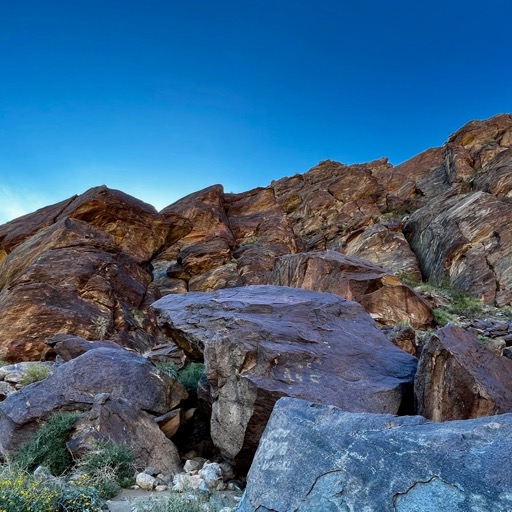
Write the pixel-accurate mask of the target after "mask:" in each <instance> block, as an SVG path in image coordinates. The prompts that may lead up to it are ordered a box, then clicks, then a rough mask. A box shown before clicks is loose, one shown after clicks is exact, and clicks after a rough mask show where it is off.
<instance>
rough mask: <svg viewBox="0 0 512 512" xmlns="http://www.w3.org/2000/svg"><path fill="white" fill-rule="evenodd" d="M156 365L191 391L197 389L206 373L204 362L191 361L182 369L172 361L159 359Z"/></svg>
mask: <svg viewBox="0 0 512 512" xmlns="http://www.w3.org/2000/svg"><path fill="white" fill-rule="evenodd" d="M155 365H156V367H157V368H158V369H159V370H160V371H161V372H164V373H166V374H167V375H169V377H171V378H173V379H175V380H177V381H178V382H179V383H180V384H181V385H182V386H183V387H184V388H185V389H186V390H187V391H189V392H195V391H197V383H198V382H199V379H200V378H201V377H202V376H203V373H204V364H202V363H190V364H188V365H187V366H185V367H184V368H182V369H180V370H178V367H177V366H176V365H175V364H174V363H171V362H166V361H158V362H156V363H155Z"/></svg>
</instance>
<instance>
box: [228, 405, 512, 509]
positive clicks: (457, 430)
mask: <svg viewBox="0 0 512 512" xmlns="http://www.w3.org/2000/svg"><path fill="white" fill-rule="evenodd" d="M510 450H512V414H506V415H502V416H494V417H492V418H479V419H476V420H467V421H453V422H447V423H442V424H439V423H431V422H428V421H426V420H425V419H424V418H422V417H421V416H409V417H396V416H392V415H388V414H354V413H349V412H345V411H342V410H340V409H337V408H336V407H332V406H325V405H318V404H313V403H309V402H305V401H302V400H295V399H291V398H282V399H281V400H279V401H278V402H277V404H276V406H275V408H274V411H273V413H272V416H271V418H270V421H269V422H268V424H267V428H266V429H265V432H264V434H263V437H262V438H261V442H260V445H259V447H258V451H257V452H256V456H255V459H254V462H253V464H252V466H251V470H250V472H249V475H248V478H247V488H246V491H245V494H244V496H243V498H242V501H241V503H240V505H239V507H238V508H237V511H238V512H256V511H258V512H262V511H265V512H268V511H272V512H288V511H290V510H296V511H300V512H318V511H323V512H330V511H332V512H334V511H340V510H343V511H349V510H350V511H352V510H353V511H376V510H378V511H382V512H387V511H389V512H429V511H433V510H436V511H441V510H442V511H446V512H467V511H472V512H501V511H504V510H512V495H511V493H510V489H511V488H512V459H511V458H510V456H509V454H510Z"/></svg>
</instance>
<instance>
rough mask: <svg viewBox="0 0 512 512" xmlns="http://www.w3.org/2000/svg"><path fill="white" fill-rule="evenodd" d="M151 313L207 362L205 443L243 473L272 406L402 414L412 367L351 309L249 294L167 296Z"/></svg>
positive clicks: (287, 291) (267, 292) (339, 302)
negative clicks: (299, 403) (310, 404)
mask: <svg viewBox="0 0 512 512" xmlns="http://www.w3.org/2000/svg"><path fill="white" fill-rule="evenodd" d="M154 308H155V309H156V311H157V313H158V317H159V324H160V325H161V327H162V329H163V330H164V332H165V333H166V334H167V335H168V336H170V337H171V338H173V340H174V341H175V342H176V343H177V344H178V345H180V346H181V347H182V348H183V349H184V350H185V351H187V352H188V353H189V354H191V355H193V356H194V355H195V356H201V355H202V356H203V357H204V362H205V372H206V377H207V379H208V382H209V385H210V401H211V403H212V417H211V435H212V440H213V442H214V443H215V445H216V446H217V447H218V448H219V449H220V450H221V453H222V455H223V456H224V457H225V458H226V459H227V460H229V461H232V462H236V463H237V464H238V465H240V466H247V465H248V464H249V463H250V460H251V458H252V455H253V453H254V450H255V449H256V446H257V443H258V441H259V438H260V436H261V433H262V431H263V429H264V426H265V423H266V421H267V419H268V417H269V415H270V412H271V410H272V407H273V405H274V403H275V401H276V400H277V399H278V398H279V397H282V396H293V397H298V398H304V399H309V400H312V401H315V402H320V403H324V404H334V405H337V406H338V407H341V408H342V409H344V410H347V411H369V412H390V413H397V412H398V411H399V410H405V409H406V408H407V405H406V401H405V402H404V397H405V396H406V394H407V388H408V386H409V383H410V382H411V381H412V379H413V375H414V372H415V366H416V360H415V358H414V357H412V356H410V355H408V354H406V353H405V352H402V351H401V350H399V349H397V348H395V347H394V346H393V345H392V344H391V343H390V342H389V341H388V340H387V339H386V338H385V336H384V335H383V334H382V333H381V332H380V331H379V330H378V329H377V328H376V326H375V324H374V323H373V321H372V320H371V318H370V316H369V315H367V314H366V313H365V312H364V311H363V309H362V308H361V306H359V305H358V304H356V303H355V302H351V301H347V300H344V299H342V298H340V297H338V296H336V295H332V294H327V293H317V292H311V291H306V290H300V289H294V288H287V287H278V286H248V287H240V288H233V289H230V290H218V291H216V292H214V293H189V294H186V295H181V296H173V295H168V296H166V297H164V298H162V299H160V300H159V301H158V302H156V303H155V304H154ZM404 408H405V409H404Z"/></svg>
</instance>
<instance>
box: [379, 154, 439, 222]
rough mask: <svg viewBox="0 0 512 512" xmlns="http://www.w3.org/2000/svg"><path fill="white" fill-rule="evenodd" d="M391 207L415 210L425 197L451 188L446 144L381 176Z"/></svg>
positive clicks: (392, 209) (397, 209) (388, 206)
mask: <svg viewBox="0 0 512 512" xmlns="http://www.w3.org/2000/svg"><path fill="white" fill-rule="evenodd" d="M379 178H380V182H381V183H382V185H383V187H384V190H385V194H386V208H387V210H388V211H390V212H392V211H399V212H407V211H409V212H410V211H414V210H415V209H417V208H418V207H419V206H421V205H422V199H421V198H422V197H423V196H426V197H433V196H435V195H436V194H438V193H439V192H440V191H442V190H444V189H446V188H448V184H447V183H446V169H445V159H444V154H443V148H430V149H427V150H426V151H423V152H422V153H420V154H418V155H416V156H413V157H412V158H410V159H409V160H407V161H406V162H404V163H402V164H400V165H397V166H396V167H394V168H393V169H390V170H389V171H388V172H386V173H382V174H380V176H379Z"/></svg>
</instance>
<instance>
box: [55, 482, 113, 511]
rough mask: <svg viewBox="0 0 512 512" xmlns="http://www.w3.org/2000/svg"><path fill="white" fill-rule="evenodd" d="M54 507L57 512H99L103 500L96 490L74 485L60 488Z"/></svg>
mask: <svg viewBox="0 0 512 512" xmlns="http://www.w3.org/2000/svg"><path fill="white" fill-rule="evenodd" d="M56 505H57V509H56V510H59V512H60V511H62V512H101V510H103V508H102V505H103V500H102V499H101V498H100V495H99V493H98V491H97V489H96V488H94V487H78V486H76V485H68V486H65V487H62V488H61V491H60V493H59V496H58V498H57V500H56Z"/></svg>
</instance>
